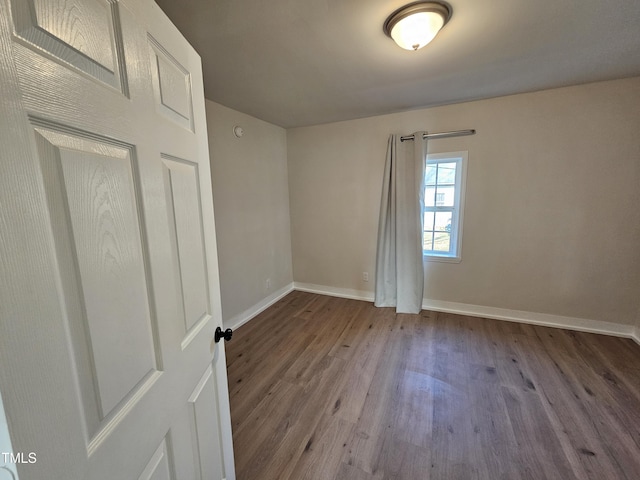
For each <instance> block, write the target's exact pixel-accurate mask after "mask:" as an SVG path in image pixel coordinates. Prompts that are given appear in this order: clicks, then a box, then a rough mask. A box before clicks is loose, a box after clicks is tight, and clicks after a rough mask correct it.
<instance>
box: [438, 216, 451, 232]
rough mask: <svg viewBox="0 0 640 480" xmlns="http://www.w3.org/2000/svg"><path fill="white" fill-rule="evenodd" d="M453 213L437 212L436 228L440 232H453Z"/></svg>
mask: <svg viewBox="0 0 640 480" xmlns="http://www.w3.org/2000/svg"><path fill="white" fill-rule="evenodd" d="M452 216H453V214H452V213H451V212H436V223H435V229H434V230H436V231H439V232H449V233H451V217H452Z"/></svg>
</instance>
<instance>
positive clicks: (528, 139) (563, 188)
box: [287, 78, 640, 324]
mask: <svg viewBox="0 0 640 480" xmlns="http://www.w3.org/2000/svg"><path fill="white" fill-rule="evenodd" d="M639 105H640V78H633V79H626V80H620V81H613V82H603V83H596V84H589V85H583V86H577V87H569V88H562V89H556V90H548V91H543V92H537V93H532V94H523V95H514V96H509V97H501V98H496V99H490V100H484V101H477V102H470V103H463V104H458V105H450V106H444V107H437V108H430V109H422V110H415V111H410V112H404V113H399V114H393V115H385V116H379V117H373V118H367V119H361V120H354V121H348V122H339V123H333V124H327V125H320V126H314V127H305V128H297V129H290V130H288V131H287V145H288V148H287V152H288V153H287V155H288V165H289V188H290V205H291V206H290V208H291V230H292V248H293V267H294V280H295V281H296V282H304V283H311V284H318V285H323V286H328V287H333V288H342V289H353V290H361V291H372V290H373V285H374V283H373V274H374V271H375V249H376V231H377V223H378V208H379V201H380V200H379V195H380V189H381V182H382V169H383V164H384V157H385V149H386V142H387V137H388V135H389V134H390V133H402V134H407V133H411V132H413V131H416V130H422V129H427V130H429V131H432V132H438V131H447V130H457V129H466V128H475V129H477V131H478V133H477V135H475V136H472V137H460V138H454V139H444V140H436V141H432V142H431V143H430V145H429V152H430V153H435V152H447V151H457V150H468V152H469V164H468V170H467V191H466V208H465V216H464V235H463V244H462V262H461V263H460V264H450V263H437V262H428V263H426V267H425V268H426V287H425V297H426V298H428V299H432V300H440V301H449V302H459V303H465V304H471V305H481V306H487V307H498V308H505V309H513V310H524V311H529V312H537V313H548V314H554V315H561V316H569V317H577V318H585V319H594V320H604V321H608V322H616V323H621V324H633V323H634V322H636V319H637V314H638V308H639V307H640V300H639V299H638V295H637V292H638V290H639V286H640V268H639V265H640V108H639V107H638V106H639ZM364 271H368V272H369V273H370V276H371V280H370V281H369V282H368V283H366V282H363V281H362V272H364Z"/></svg>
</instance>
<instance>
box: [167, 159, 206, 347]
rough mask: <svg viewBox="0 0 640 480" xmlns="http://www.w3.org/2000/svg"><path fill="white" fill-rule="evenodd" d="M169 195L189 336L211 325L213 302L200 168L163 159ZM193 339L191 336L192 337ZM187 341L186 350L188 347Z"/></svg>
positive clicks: (191, 163)
mask: <svg viewBox="0 0 640 480" xmlns="http://www.w3.org/2000/svg"><path fill="white" fill-rule="evenodd" d="M163 162H164V165H165V167H166V179H167V180H166V184H167V185H166V191H167V193H168V194H169V195H170V196H169V198H168V203H169V205H170V206H171V208H170V213H171V221H172V227H173V229H174V230H175V240H176V244H177V245H176V257H177V262H178V269H179V271H180V280H181V283H180V291H181V297H182V305H183V309H184V314H183V315H184V326H185V329H184V332H185V336H187V335H188V334H191V333H193V330H192V329H194V327H196V328H197V327H198V326H200V324H201V323H202V322H205V321H207V317H208V316H209V315H210V313H209V311H208V305H209V298H208V293H207V292H208V286H207V272H206V258H205V252H204V240H203V228H202V214H201V211H202V209H201V206H200V195H199V184H200V179H199V173H198V165H197V164H196V163H193V162H189V161H186V160H181V159H178V158H175V157H170V156H168V155H163ZM188 337H189V338H190V337H191V335H188ZM185 346H186V345H185V343H184V340H183V348H184V347H185Z"/></svg>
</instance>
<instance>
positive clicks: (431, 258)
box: [422, 254, 462, 263]
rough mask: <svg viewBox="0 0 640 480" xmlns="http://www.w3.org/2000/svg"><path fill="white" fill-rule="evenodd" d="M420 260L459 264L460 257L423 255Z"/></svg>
mask: <svg viewBox="0 0 640 480" xmlns="http://www.w3.org/2000/svg"><path fill="white" fill-rule="evenodd" d="M422 259H423V260H424V261H426V262H443V263H460V262H461V261H462V257H454V256H449V255H431V254H429V255H427V254H424V255H423V256H422Z"/></svg>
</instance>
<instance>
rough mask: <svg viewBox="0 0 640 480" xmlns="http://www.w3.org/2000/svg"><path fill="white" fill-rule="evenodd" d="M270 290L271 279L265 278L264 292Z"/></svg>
mask: <svg viewBox="0 0 640 480" xmlns="http://www.w3.org/2000/svg"><path fill="white" fill-rule="evenodd" d="M270 288H271V279H270V278H267V279H266V280H265V281H264V289H265V290H269V289H270Z"/></svg>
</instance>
